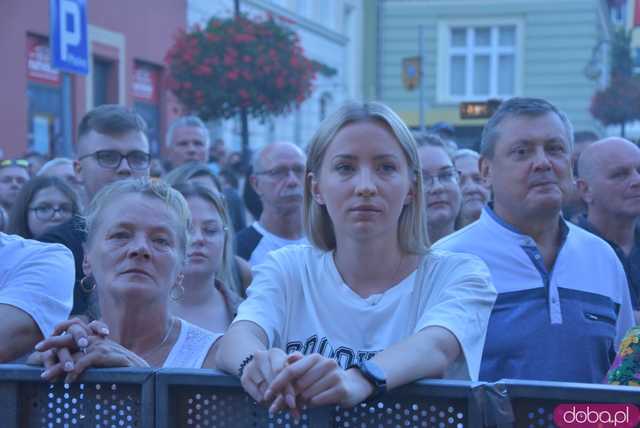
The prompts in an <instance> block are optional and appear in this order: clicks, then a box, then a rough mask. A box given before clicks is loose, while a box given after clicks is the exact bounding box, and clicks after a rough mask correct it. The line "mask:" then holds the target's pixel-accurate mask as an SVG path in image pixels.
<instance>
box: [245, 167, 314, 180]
mask: <svg viewBox="0 0 640 428" xmlns="http://www.w3.org/2000/svg"><path fill="white" fill-rule="evenodd" d="M290 172H292V173H293V175H294V176H296V177H297V178H300V179H301V178H303V177H304V167H303V166H293V167H291V168H289V167H286V166H279V167H277V168H271V169H266V170H264V171H258V172H256V173H255V175H267V176H269V177H271V178H273V179H276V180H284V179H285V178H287V177H288V176H289V173H290Z"/></svg>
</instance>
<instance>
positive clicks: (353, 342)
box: [234, 245, 496, 380]
mask: <svg viewBox="0 0 640 428" xmlns="http://www.w3.org/2000/svg"><path fill="white" fill-rule="evenodd" d="M422 266H423V267H422V268H420V269H418V271H417V272H413V273H412V274H411V275H409V276H408V277H407V278H405V279H404V280H402V281H401V282H400V283H399V284H397V285H395V286H394V287H392V288H390V289H389V290H387V291H386V292H384V293H381V294H378V295H373V296H370V297H368V298H366V299H365V298H362V297H360V296H359V295H358V294H356V293H355V292H354V291H353V290H351V288H349V286H347V285H346V284H345V283H344V281H343V280H342V278H341V276H340V274H339V273H338V271H337V269H336V266H335V264H334V260H333V253H332V252H324V251H321V250H318V249H315V248H313V247H311V246H308V245H304V246H303V245H296V246H289V247H286V248H282V249H280V250H278V251H274V252H272V253H271V254H269V255H268V256H267V260H266V261H265V262H264V263H263V264H261V265H259V266H257V267H255V268H254V271H255V273H254V277H253V282H252V283H251V286H250V287H249V288H248V289H247V294H248V297H247V300H245V301H244V302H243V303H242V304H241V305H240V307H239V308H238V315H237V317H236V319H235V320H234V322H237V321H241V320H247V321H253V322H255V323H256V324H258V325H259V326H260V327H262V329H263V330H264V331H265V333H266V335H267V337H268V339H269V346H270V347H278V348H282V349H284V350H285V351H286V352H287V353H290V352H294V351H300V352H302V353H303V354H310V353H314V352H317V353H320V354H322V355H324V356H326V357H329V358H334V359H336V360H337V362H338V364H340V366H341V367H343V368H346V367H348V366H349V365H351V364H353V363H355V362H356V361H357V360H362V359H370V358H372V357H373V356H374V355H375V354H376V353H377V352H380V351H382V350H384V349H385V348H387V347H388V346H390V345H392V344H394V343H396V342H398V341H400V340H401V339H403V338H406V337H408V336H411V335H413V334H415V333H417V332H419V331H420V330H422V329H424V328H426V327H429V326H440V327H444V328H446V329H447V330H449V331H450V332H451V333H452V334H453V335H455V336H456V338H457V339H458V342H459V343H460V345H461V348H462V351H463V352H462V353H461V355H460V357H459V358H458V360H457V361H456V362H454V364H453V365H452V366H451V367H450V369H449V371H448V373H447V377H448V378H458V379H472V380H475V379H477V377H478V370H479V366H480V357H481V353H482V345H483V343H484V337H485V331H486V327H487V321H488V319H489V314H490V312H491V308H492V305H493V302H494V300H495V295H496V293H495V290H494V288H493V286H492V285H491V282H490V277H489V272H488V270H487V267H486V266H485V265H484V263H482V261H481V260H480V259H478V258H476V257H471V256H468V255H461V254H453V253H447V252H441V251H438V252H431V253H429V255H427V256H425V257H424V258H423V260H422ZM419 278H422V280H420V279H419Z"/></svg>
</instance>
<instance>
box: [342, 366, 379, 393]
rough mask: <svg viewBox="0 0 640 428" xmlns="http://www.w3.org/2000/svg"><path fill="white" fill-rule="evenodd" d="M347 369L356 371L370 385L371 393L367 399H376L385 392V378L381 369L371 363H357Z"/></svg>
mask: <svg viewBox="0 0 640 428" xmlns="http://www.w3.org/2000/svg"><path fill="white" fill-rule="evenodd" d="M347 369H358V370H359V371H360V373H361V374H362V376H363V377H364V378H365V379H366V380H368V381H369V383H371V385H372V386H373V392H372V393H371V395H370V396H369V397H368V399H371V398H378V397H380V396H381V395H382V394H384V393H385V392H387V378H386V376H385V375H384V372H383V371H382V368H380V366H379V365H377V364H376V363H374V362H373V361H368V360H367V361H359V362H358V363H356V364H352V365H350V366H349V367H348V368H347Z"/></svg>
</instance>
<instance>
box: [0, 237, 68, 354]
mask: <svg viewBox="0 0 640 428" xmlns="http://www.w3.org/2000/svg"><path fill="white" fill-rule="evenodd" d="M0 260H2V262H0V320H2V322H0V363H6V362H10V361H13V360H15V359H16V358H19V357H21V356H23V355H25V354H26V353H27V352H30V351H32V350H33V347H34V345H35V344H36V342H38V341H39V340H42V339H43V338H45V337H47V336H50V335H51V333H52V332H53V328H54V326H55V325H56V324H58V323H59V322H61V321H64V320H65V319H67V317H68V316H69V313H70V312H71V306H72V304H73V284H74V278H75V269H74V262H73V256H72V255H71V251H69V250H68V249H67V248H66V247H64V246H62V245H59V244H45V243H42V242H38V241H32V240H27V239H22V238H21V237H19V236H17V235H6V234H4V233H1V232H0Z"/></svg>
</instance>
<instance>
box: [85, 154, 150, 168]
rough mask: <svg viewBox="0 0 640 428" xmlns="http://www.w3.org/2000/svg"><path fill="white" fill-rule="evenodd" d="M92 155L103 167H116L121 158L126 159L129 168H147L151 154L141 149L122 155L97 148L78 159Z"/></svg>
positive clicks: (118, 165)
mask: <svg viewBox="0 0 640 428" xmlns="http://www.w3.org/2000/svg"><path fill="white" fill-rule="evenodd" d="M88 157H93V158H95V159H96V161H97V162H98V165H100V166H101V167H103V168H109V169H118V168H119V167H120V163H121V162H122V159H127V163H128V164H129V166H130V167H131V169H147V168H149V163H150V162H151V155H150V154H149V153H145V152H143V151H141V150H133V151H131V152H129V153H127V154H126V155H123V154H122V153H120V152H119V151H117V150H98V151H97V152H93V153H90V154H88V155H84V156H80V157H79V158H78V160H82V159H84V158H88Z"/></svg>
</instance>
